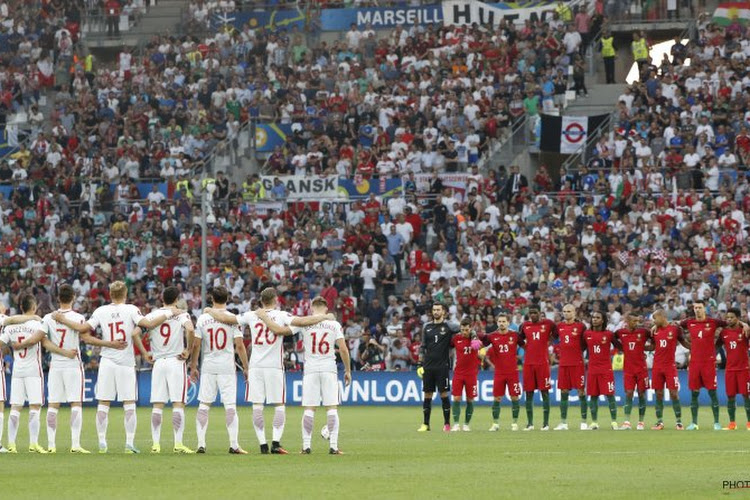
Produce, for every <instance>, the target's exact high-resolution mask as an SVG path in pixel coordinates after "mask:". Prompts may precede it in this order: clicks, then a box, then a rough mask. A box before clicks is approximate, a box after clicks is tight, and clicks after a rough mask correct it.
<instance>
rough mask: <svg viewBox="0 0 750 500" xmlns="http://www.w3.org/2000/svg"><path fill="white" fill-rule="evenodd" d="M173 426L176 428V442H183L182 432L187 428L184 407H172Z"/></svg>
mask: <svg viewBox="0 0 750 500" xmlns="http://www.w3.org/2000/svg"><path fill="white" fill-rule="evenodd" d="M172 428H173V429H174V444H182V433H183V431H184V430H185V409H184V408H172Z"/></svg>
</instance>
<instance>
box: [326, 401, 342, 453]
mask: <svg viewBox="0 0 750 500" xmlns="http://www.w3.org/2000/svg"><path fill="white" fill-rule="evenodd" d="M326 415H327V417H328V419H327V422H328V432H329V433H330V434H331V437H330V438H329V441H330V443H331V449H332V450H338V449H339V411H338V410H337V409H336V408H333V409H331V410H328V412H327V413H326Z"/></svg>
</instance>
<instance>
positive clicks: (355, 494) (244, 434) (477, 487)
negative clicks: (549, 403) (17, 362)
mask: <svg viewBox="0 0 750 500" xmlns="http://www.w3.org/2000/svg"><path fill="white" fill-rule="evenodd" d="M435 410H437V411H435ZM670 410H671V408H666V409H665V417H667V418H666V420H665V424H666V425H667V429H665V430H663V431H658V432H657V431H650V430H647V431H642V432H637V431H635V430H633V431H613V430H611V429H610V428H609V418H608V413H607V411H606V409H604V410H602V409H600V421H599V423H600V424H603V425H602V429H600V430H598V431H589V432H582V431H579V430H577V428H578V424H579V422H578V420H577V419H576V418H575V416H576V414H578V408H577V407H573V408H571V410H570V415H571V416H572V417H574V418H571V419H570V424H571V429H574V428H575V429H576V430H570V431H567V432H553V431H549V432H542V431H539V430H536V431H533V432H522V431H519V432H511V431H510V430H509V428H510V410H509V408H507V407H503V409H502V413H501V417H500V419H501V426H502V429H501V431H500V432H497V433H490V432H487V429H488V428H489V426H490V424H491V418H490V409H489V408H488V407H484V406H483V407H478V408H477V409H476V410H475V414H474V419H473V420H472V432H461V433H450V434H449V433H444V432H442V431H441V430H438V429H440V428H441V426H440V425H439V424H440V423H441V421H442V416H441V414H440V411H439V407H436V408H434V409H433V418H432V421H433V422H432V423H433V430H432V431H431V432H428V433H422V434H420V433H417V432H416V429H417V427H418V426H419V424H420V423H421V413H422V412H421V408H419V407H412V408H403V407H342V408H341V410H340V414H341V436H340V447H341V449H342V450H343V451H344V452H345V453H346V455H344V456H330V455H328V447H327V444H328V443H327V442H326V441H324V440H323V439H322V438H321V437H320V432H319V431H320V428H321V427H322V425H323V423H324V421H325V413H324V412H323V410H322V409H321V410H319V411H318V412H317V415H316V420H315V429H316V431H315V434H314V436H313V447H312V448H313V454H312V455H310V456H302V455H299V454H298V451H299V449H300V446H301V432H300V419H301V410H300V408H298V407H289V408H288V409H287V412H288V415H287V424H286V432H285V435H284V439H283V441H282V444H283V445H284V446H285V447H286V448H287V449H288V450H289V451H290V455H288V456H276V455H264V456H261V455H260V454H259V452H258V446H257V441H256V438H255V433H254V432H253V429H252V421H251V410H250V408H249V407H240V408H239V414H240V444H241V446H242V447H243V448H245V449H246V450H248V451H249V452H250V455H246V456H236V455H228V454H227V449H228V447H229V445H228V441H227V433H226V428H225V426H224V414H223V409H222V408H221V407H215V408H212V410H211V416H210V419H211V420H210V424H209V425H210V428H209V432H208V436H207V444H208V450H207V451H208V453H207V454H206V455H191V456H184V455H173V454H172V453H171V451H172V447H171V445H172V426H171V415H170V413H171V410H169V409H166V410H165V418H164V422H165V423H164V425H163V426H162V454H161V455H151V453H150V448H151V429H150V409H149V408H139V410H138V434H137V436H136V446H138V447H139V448H140V450H141V452H142V453H141V454H140V455H137V456H136V455H126V454H124V453H123V445H124V439H125V437H124V429H123V424H122V420H123V414H122V409H120V408H113V410H112V412H111V413H110V419H109V450H110V452H109V454H108V455H99V454H96V447H97V440H96V430H95V426H94V415H95V409H94V408H85V410H84V412H85V413H84V420H85V424H84V428H83V436H82V444H83V446H84V447H85V448H87V449H89V450H91V451H92V452H94V454H92V455H71V454H69V453H68V449H69V446H70V432H69V427H68V423H69V411H68V410H67V409H63V410H61V413H60V417H59V418H58V422H59V428H58V432H57V450H58V452H57V454H56V455H46V456H44V455H35V454H30V453H27V451H26V450H27V445H28V437H27V436H28V434H27V411H26V410H25V411H24V412H23V413H22V415H21V426H20V430H19V436H18V440H17V444H18V450H19V453H18V454H17V455H0V464H2V465H1V466H2V470H3V473H2V475H1V476H0V477H1V479H0V491H2V494H3V497H4V498H44V497H48V496H49V497H53V498H54V497H59V498H71V497H74V496H76V497H79V498H91V497H98V498H135V497H143V498H178V497H182V498H199V497H200V498H228V497H243V496H246V495H251V496H256V495H258V494H259V495H261V496H262V497H264V498H290V497H292V496H293V495H297V496H298V497H304V498H323V497H325V498H335V497H343V498H376V497H378V498H379V497H390V498H424V497H432V498H466V497H469V496H470V497H474V498H516V499H518V498H545V497H556V498H576V499H579V500H580V499H582V498H639V497H640V498H649V499H652V498H715V497H717V496H719V495H721V494H723V493H726V494H737V495H743V493H741V492H732V491H729V490H724V489H722V483H723V481H729V480H732V481H736V480H748V479H750V467H749V464H750V446H748V444H749V443H750V432H748V431H746V430H744V419H743V418H739V419H738V423H739V425H740V427H741V430H737V431H735V432H716V431H713V430H711V429H710V426H711V425H710V424H711V415H710V413H711V412H710V410H709V409H707V408H704V409H703V410H702V412H701V415H700V423H701V424H702V427H701V430H700V431H697V432H687V431H676V430H674V425H673V424H674V421H673V418H674V417H673V416H672V415H670V413H671V411H670ZM558 411H559V410H558V409H557V408H552V417H551V419H550V422H551V423H552V424H553V425H554V424H556V423H557V422H558V416H559V413H558ZM636 411H637V410H636ZM8 412H9V410H8V409H7V408H6V422H7V418H8ZM45 414H46V409H45V411H44V412H43V414H42V431H41V433H40V434H41V435H40V444H41V445H43V446H46V444H47V442H46V441H47V437H46V432H45V430H44V415H45ZM688 414H689V413H688ZM721 414H722V422H723V423H726V410H725V409H724V408H722V413H721ZM740 415H742V412H740V411H738V416H740ZM272 416H273V414H272V411H271V410H270V409H267V410H266V422H267V423H266V425H267V433H268V435H269V438H270V421H271V418H272ZM541 416H542V412H541V408H539V407H537V408H535V420H536V423H537V426H538V425H539V423H540V422H541ZM602 417H604V418H602ZM653 421H654V417H653V408H649V413H648V418H647V424H648V425H649V426H650V425H652V424H653ZM519 423H521V424H522V426H523V424H525V415H524V414H523V412H522V415H521V418H520V419H519ZM187 424H188V425H187V429H186V431H185V444H186V445H188V446H191V447H194V446H195V444H196V437H195V408H189V409H188V410H187ZM537 429H538V427H537ZM5 439H7V430H6V433H5V436H4V440H5Z"/></svg>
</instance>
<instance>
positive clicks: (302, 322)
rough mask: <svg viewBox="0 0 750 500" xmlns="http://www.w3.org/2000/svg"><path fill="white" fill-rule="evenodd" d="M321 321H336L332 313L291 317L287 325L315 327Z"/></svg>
mask: <svg viewBox="0 0 750 500" xmlns="http://www.w3.org/2000/svg"><path fill="white" fill-rule="evenodd" d="M321 321H336V316H335V315H334V314H333V313H327V314H313V315H311V316H293V317H292V320H291V322H290V323H289V324H290V325H292V326H296V327H300V328H303V327H306V326H314V325H317V324H318V323H320V322H321Z"/></svg>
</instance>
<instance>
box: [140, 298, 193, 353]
mask: <svg viewBox="0 0 750 500" xmlns="http://www.w3.org/2000/svg"><path fill="white" fill-rule="evenodd" d="M167 311H168V310H167V309H164V308H159V309H156V310H154V311H151V312H150V313H148V314H147V315H146V319H152V318H155V317H157V316H161V315H164V314H166V313H167ZM188 323H190V316H189V315H188V313H182V314H180V315H179V316H175V317H173V318H170V319H168V320H167V321H165V322H164V323H162V324H161V325H159V326H157V327H156V328H152V329H151V330H150V331H149V334H150V335H151V354H153V356H154V359H163V358H176V357H177V356H179V355H180V354H182V351H184V350H185V341H184V338H185V325H187V324H188Z"/></svg>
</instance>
